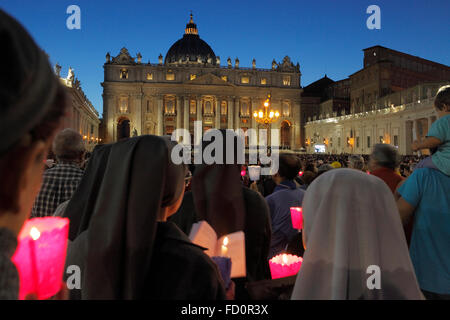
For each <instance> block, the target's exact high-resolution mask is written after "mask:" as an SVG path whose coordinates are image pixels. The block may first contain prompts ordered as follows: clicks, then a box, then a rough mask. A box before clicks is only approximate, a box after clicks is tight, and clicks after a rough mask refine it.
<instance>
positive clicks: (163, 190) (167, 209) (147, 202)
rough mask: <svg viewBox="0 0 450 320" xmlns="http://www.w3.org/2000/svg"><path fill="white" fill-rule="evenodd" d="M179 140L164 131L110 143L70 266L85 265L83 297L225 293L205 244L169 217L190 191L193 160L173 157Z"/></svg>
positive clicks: (179, 297) (214, 295)
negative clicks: (188, 168) (188, 163)
mask: <svg viewBox="0 0 450 320" xmlns="http://www.w3.org/2000/svg"><path fill="white" fill-rule="evenodd" d="M172 147H173V143H172V142H170V141H169V140H167V139H164V138H161V137H156V136H140V137H134V138H131V139H127V140H124V141H120V142H118V143H116V144H113V145H112V146H111V147H110V151H109V156H108V157H107V158H108V160H107V162H106V167H105V169H104V174H103V175H102V174H101V172H100V175H102V178H101V182H100V186H99V189H98V194H97V196H96V197H94V198H92V199H90V200H88V201H89V202H92V203H89V204H87V205H86V206H85V208H89V207H90V208H92V214H91V215H90V219H88V218H87V217H88V216H87V215H84V217H85V218H86V220H85V221H87V224H85V229H84V230H82V229H80V227H79V226H78V227H77V228H75V229H79V230H82V231H81V233H80V234H79V235H78V236H76V237H75V240H74V241H73V242H72V243H71V244H70V246H69V250H68V257H67V265H71V264H75V265H79V266H80V267H81V269H82V270H81V275H82V283H81V298H82V299H162V300H163V299H177V300H182V299H195V300H198V299H202V300H212V299H225V291H224V288H223V281H222V279H221V277H220V274H219V271H218V269H217V267H216V265H215V264H214V263H213V262H212V260H211V259H210V258H209V257H208V256H207V255H205V254H204V253H203V248H201V247H198V246H196V245H194V244H192V243H191V242H190V241H189V239H188V238H187V236H186V235H185V234H184V233H183V232H182V231H181V230H180V229H178V227H176V226H175V224H173V223H170V222H166V219H167V217H168V216H170V215H171V214H173V213H174V212H176V210H177V209H178V207H179V205H180V203H181V201H182V198H183V193H184V176H185V167H184V165H175V164H173V162H172V161H171V159H170V152H171V149H172ZM99 179H100V178H99ZM92 181H98V180H96V179H92ZM69 213H70V212H69ZM69 213H68V214H69ZM80 225H82V224H80Z"/></svg>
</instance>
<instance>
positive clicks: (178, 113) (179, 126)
mask: <svg viewBox="0 0 450 320" xmlns="http://www.w3.org/2000/svg"><path fill="white" fill-rule="evenodd" d="M176 101H177V129H180V128H181V126H182V125H183V119H182V111H181V110H182V109H181V101H180V97H179V96H177V98H176Z"/></svg>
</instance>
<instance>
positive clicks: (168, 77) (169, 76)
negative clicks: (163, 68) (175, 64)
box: [166, 72, 175, 81]
mask: <svg viewBox="0 0 450 320" xmlns="http://www.w3.org/2000/svg"><path fill="white" fill-rule="evenodd" d="M166 80H167V81H173V80H175V74H174V73H172V72H169V73H166Z"/></svg>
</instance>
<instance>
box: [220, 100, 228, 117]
mask: <svg viewBox="0 0 450 320" xmlns="http://www.w3.org/2000/svg"><path fill="white" fill-rule="evenodd" d="M220 114H221V115H222V116H225V115H226V114H227V102H226V101H222V102H221V104H220Z"/></svg>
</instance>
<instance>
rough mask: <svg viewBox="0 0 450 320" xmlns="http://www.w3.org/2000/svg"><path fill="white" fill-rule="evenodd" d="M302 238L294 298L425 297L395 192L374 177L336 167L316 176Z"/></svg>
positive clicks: (305, 209)
mask: <svg viewBox="0 0 450 320" xmlns="http://www.w3.org/2000/svg"><path fill="white" fill-rule="evenodd" d="M303 243H304V245H305V248H306V251H305V254H304V256H303V262H302V266H301V268H300V272H299V273H298V275H297V280H296V283H295V286H294V290H293V293H292V299H295V300H297V299H298V300H329V299H333V300H353V299H355V300H356V299H423V295H422V294H421V292H420V289H419V286H418V283H417V279H416V276H415V273H414V269H413V266H412V263H411V259H410V257H409V253H408V247H407V245H406V239H405V235H404V233H403V229H402V224H401V221H400V217H399V214H398V211H397V208H396V205H395V200H394V197H393V195H392V193H391V191H390V190H389V188H388V186H387V185H386V184H385V183H384V182H383V181H382V180H381V179H379V178H377V177H374V176H372V175H368V174H366V173H364V172H362V171H357V170H354V169H334V170H331V171H329V172H326V173H324V174H323V175H321V176H320V177H318V178H317V179H316V180H314V182H313V183H312V184H311V185H310V186H309V188H308V191H307V192H306V194H305V197H304V199H303Z"/></svg>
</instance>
